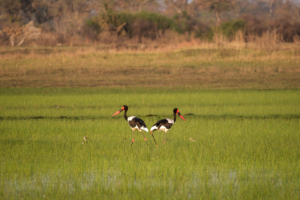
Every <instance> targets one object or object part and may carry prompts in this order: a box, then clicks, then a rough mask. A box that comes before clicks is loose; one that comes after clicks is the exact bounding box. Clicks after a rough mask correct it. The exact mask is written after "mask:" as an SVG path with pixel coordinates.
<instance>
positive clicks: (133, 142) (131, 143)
mask: <svg viewBox="0 0 300 200" xmlns="http://www.w3.org/2000/svg"><path fill="white" fill-rule="evenodd" d="M133 143H134V129H132V143H131V147H132V145H133Z"/></svg>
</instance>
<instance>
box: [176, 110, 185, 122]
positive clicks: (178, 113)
mask: <svg viewBox="0 0 300 200" xmlns="http://www.w3.org/2000/svg"><path fill="white" fill-rule="evenodd" d="M177 115H179V117H180V118H181V119H183V120H184V121H186V120H185V119H184V117H183V116H182V115H181V114H180V112H179V110H177Z"/></svg>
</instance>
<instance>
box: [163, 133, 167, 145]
mask: <svg viewBox="0 0 300 200" xmlns="http://www.w3.org/2000/svg"><path fill="white" fill-rule="evenodd" d="M166 135H167V131H165V137H164V143H165V142H166Z"/></svg>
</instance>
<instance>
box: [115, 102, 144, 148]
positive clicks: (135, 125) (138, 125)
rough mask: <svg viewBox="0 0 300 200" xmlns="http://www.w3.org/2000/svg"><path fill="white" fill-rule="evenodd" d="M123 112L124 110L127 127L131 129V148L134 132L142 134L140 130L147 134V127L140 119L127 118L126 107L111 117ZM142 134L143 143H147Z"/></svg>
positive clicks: (134, 117)
mask: <svg viewBox="0 0 300 200" xmlns="http://www.w3.org/2000/svg"><path fill="white" fill-rule="evenodd" d="M124 110H125V113H124V117H125V120H126V121H128V123H129V126H130V128H131V129H132V143H131V146H132V145H133V143H134V131H135V130H139V131H140V132H141V133H142V130H143V131H146V132H148V128H147V125H146V124H145V122H144V121H143V120H142V119H140V118H138V117H136V116H130V117H127V111H128V106H126V105H124V106H123V107H122V108H121V109H120V110H118V111H117V112H116V113H115V114H113V115H112V116H115V115H117V114H119V113H120V112H122V111H124ZM142 134H143V136H144V138H145V141H147V138H146V137H145V135H144V133H142Z"/></svg>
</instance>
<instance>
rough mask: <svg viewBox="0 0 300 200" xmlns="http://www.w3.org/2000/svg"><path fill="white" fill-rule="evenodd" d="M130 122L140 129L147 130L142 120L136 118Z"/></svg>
mask: <svg viewBox="0 0 300 200" xmlns="http://www.w3.org/2000/svg"><path fill="white" fill-rule="evenodd" d="M132 121H133V122H134V123H135V124H136V125H138V127H139V128H141V127H145V128H147V125H146V124H145V122H144V121H143V120H142V119H140V118H138V117H134V118H133V119H132Z"/></svg>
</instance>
